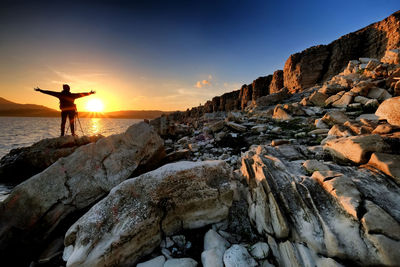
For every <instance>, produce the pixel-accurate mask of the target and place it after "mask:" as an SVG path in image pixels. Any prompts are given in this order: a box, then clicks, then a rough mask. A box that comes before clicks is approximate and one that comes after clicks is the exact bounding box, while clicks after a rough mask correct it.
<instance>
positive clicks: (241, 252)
mask: <svg viewBox="0 0 400 267" xmlns="http://www.w3.org/2000/svg"><path fill="white" fill-rule="evenodd" d="M224 264H225V267H236V266H248V267H255V266H257V265H258V264H257V262H256V261H255V260H254V259H253V258H252V257H251V256H250V254H249V252H247V249H246V248H245V247H243V246H241V245H233V246H232V247H230V248H229V249H227V250H226V251H225V254H224Z"/></svg>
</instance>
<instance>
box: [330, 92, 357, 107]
mask: <svg viewBox="0 0 400 267" xmlns="http://www.w3.org/2000/svg"><path fill="white" fill-rule="evenodd" d="M352 101H353V93H352V92H346V93H345V94H343V95H342V97H341V98H340V99H339V100H336V101H335V102H333V103H332V106H334V107H336V108H346V107H347V106H348V105H349V104H350V103H351V102H352Z"/></svg>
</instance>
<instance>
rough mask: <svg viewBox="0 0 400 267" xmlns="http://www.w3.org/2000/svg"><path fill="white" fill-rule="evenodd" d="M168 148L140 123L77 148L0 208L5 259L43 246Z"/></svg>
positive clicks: (0, 236) (21, 187)
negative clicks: (63, 224)
mask: <svg viewBox="0 0 400 267" xmlns="http://www.w3.org/2000/svg"><path fill="white" fill-rule="evenodd" d="M163 149H164V147H163V142H162V140H161V138H160V137H159V136H158V135H157V133H156V132H155V131H154V130H153V129H152V128H151V127H150V126H149V125H148V124H146V123H139V124H135V125H133V126H131V127H129V128H128V130H127V131H126V132H125V133H122V134H117V135H112V136H109V137H106V138H102V139H100V140H99V141H98V142H96V143H91V144H88V145H86V146H82V147H80V148H78V149H77V150H75V152H74V153H72V154H71V155H69V156H67V157H65V158H60V159H59V160H58V161H56V162H55V163H54V164H53V165H51V166H50V167H49V168H47V169H45V170H44V171H43V172H41V173H39V174H37V175H35V176H33V177H32V178H30V179H29V180H27V181H26V182H24V183H22V184H20V185H18V186H17V187H15V188H14V189H13V191H12V192H11V194H10V195H9V196H8V197H7V198H6V199H5V200H4V201H3V202H2V203H0V251H1V254H2V257H3V258H5V259H6V258H8V257H9V256H10V255H12V254H13V253H12V250H13V249H15V247H14V246H17V247H18V249H19V250H20V251H21V250H23V251H25V250H24V249H25V246H32V245H35V244H41V242H43V241H44V240H45V239H46V238H47V237H48V236H49V234H51V233H52V231H53V230H54V229H55V228H56V227H57V225H58V224H59V223H60V222H62V221H63V220H64V219H66V218H67V217H68V215H70V214H72V213H74V212H76V211H79V210H82V209H84V208H86V207H89V206H91V205H92V204H94V203H95V202H96V201H98V200H99V199H100V198H102V197H103V196H105V195H106V194H107V193H108V192H109V191H110V190H111V189H112V188H113V187H114V186H116V185H117V184H119V183H121V182H122V181H124V180H125V179H127V178H129V177H130V176H131V175H132V173H133V172H134V171H135V170H136V169H137V168H139V167H141V166H143V165H146V164H154V162H157V160H160V156H162V153H163ZM7 252H8V253H9V252H11V253H10V254H6V253H7ZM25 253H27V254H29V252H28V251H25Z"/></svg>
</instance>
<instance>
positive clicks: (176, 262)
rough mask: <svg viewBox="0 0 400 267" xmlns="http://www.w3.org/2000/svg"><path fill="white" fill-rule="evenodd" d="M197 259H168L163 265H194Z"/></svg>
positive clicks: (170, 266) (169, 266)
mask: <svg viewBox="0 0 400 267" xmlns="http://www.w3.org/2000/svg"><path fill="white" fill-rule="evenodd" d="M196 266H197V261H195V260H194V259H191V258H179V259H169V260H167V261H166V262H165V263H164V267H196Z"/></svg>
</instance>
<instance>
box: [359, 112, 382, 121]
mask: <svg viewBox="0 0 400 267" xmlns="http://www.w3.org/2000/svg"><path fill="white" fill-rule="evenodd" d="M361 120H369V121H372V122H376V123H378V120H379V117H378V116H376V115H375V114H368V113H367V114H361V115H360V116H358V117H357V118H356V121H361Z"/></svg>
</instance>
